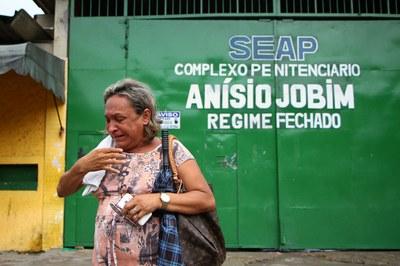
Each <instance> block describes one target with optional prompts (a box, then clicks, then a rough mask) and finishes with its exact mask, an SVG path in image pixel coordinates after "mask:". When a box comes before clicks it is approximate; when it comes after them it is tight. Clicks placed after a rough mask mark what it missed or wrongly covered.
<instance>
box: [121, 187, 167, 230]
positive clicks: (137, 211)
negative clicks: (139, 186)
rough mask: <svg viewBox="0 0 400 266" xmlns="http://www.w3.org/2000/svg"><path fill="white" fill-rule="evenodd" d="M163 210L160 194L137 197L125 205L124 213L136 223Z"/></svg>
mask: <svg viewBox="0 0 400 266" xmlns="http://www.w3.org/2000/svg"><path fill="white" fill-rule="evenodd" d="M159 208H161V200H160V193H149V194H140V195H136V196H134V197H133V199H131V200H130V201H129V202H128V203H126V204H125V206H124V209H123V212H124V214H125V215H126V216H127V217H128V218H130V219H131V220H132V221H134V222H135V223H136V222H137V221H138V220H139V219H140V218H142V217H143V216H144V215H146V214H148V213H151V212H154V211H155V210H157V209H159Z"/></svg>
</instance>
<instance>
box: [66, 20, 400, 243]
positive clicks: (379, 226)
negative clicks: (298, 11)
mask: <svg viewBox="0 0 400 266" xmlns="http://www.w3.org/2000/svg"><path fill="white" fill-rule="evenodd" d="M399 24H400V22H399V21H293V20H291V21H273V20H270V21H238V20H236V21H233V20H232V21H223V20H220V21H210V20H136V19H124V18H118V17H116V18H93V17H91V18H74V19H71V28H70V70H69V80H70V82H69V91H68V93H69V95H68V104H69V106H68V139H67V141H68V142H67V143H68V149H67V166H68V167H69V166H71V165H72V163H73V162H74V161H75V160H76V158H77V156H78V154H79V153H81V154H82V153H85V152H87V151H89V150H90V149H91V148H92V147H94V146H95V144H96V141H97V140H98V139H100V138H101V132H102V130H103V129H104V119H103V102H102V93H103V91H104V89H105V88H106V87H107V86H108V85H109V84H111V83H113V82H114V81H116V80H118V79H122V78H124V77H126V76H129V77H133V78H137V79H139V80H141V81H144V82H146V83H148V84H149V85H150V86H151V87H152V88H153V90H154V93H155V95H156V98H157V100H158V106H159V110H161V111H163V110H166V111H180V112H181V129H179V130H174V131H172V133H173V134H175V135H177V136H178V138H179V139H181V140H182V141H183V142H184V143H185V145H186V146H188V148H189V149H190V150H191V151H192V152H193V154H194V155H195V157H196V159H197V160H198V162H199V164H200V166H201V168H202V169H203V171H204V173H205V175H206V177H207V179H208V181H209V182H210V183H211V184H212V185H213V188H214V192H215V195H216V199H217V207H218V213H219V216H220V220H221V225H222V227H223V230H224V233H225V236H226V240H227V246H228V247H232V248H233V247H234V248H236V247H239V248H240V247H245V248H283V249H302V248H351V249H354V248H361V249H362V248H377V249H385V248H399V247H400V230H399V229H398V228H396V225H397V224H399V222H400V215H399V214H398V213H399V210H400V203H399V202H400V201H399V199H400V196H399V193H396V188H398V187H399V185H400V181H399V180H398V178H397V177H398V176H399V174H400V172H399V170H398V168H397V162H398V161H399V155H398V154H396V152H395V149H396V148H397V147H399V146H400V137H399V134H397V133H396V132H397V131H398V128H399V125H400V123H399V122H400V121H399V120H400V109H399V108H398V105H399V102H400V94H399V92H398V91H399V90H400V78H399V74H400V73H399V72H400V63H399V61H398V60H394V59H396V58H400V52H399V49H398V46H399V43H400V39H399V36H400V34H399V33H400V27H399V26H400V25H399ZM237 35H241V36H249V39H248V40H249V41H242V42H241V43H240V45H239V48H237V47H236V48H237V50H235V49H233V48H232V44H231V47H230V45H229V40H230V38H231V37H232V36H237ZM251 36H253V39H252V38H251ZM285 36H288V37H285ZM301 36H308V37H309V36H312V37H314V38H315V40H316V42H317V44H318V47H317V48H315V49H314V50H313V49H311V48H310V47H307V45H306V47H305V48H306V49H307V48H309V49H310V50H312V51H310V52H309V53H306V54H305V55H304V56H305V60H300V59H299V51H298V49H297V48H298V47H299V45H298V44H297V37H300V38H301ZM279 37H283V39H281V40H286V42H285V43H283V42H282V43H281V44H282V46H280V48H278V47H279V40H280V39H279ZM257 38H258V39H257ZM271 39H272V41H269V40H271ZM257 40H258V41H257ZM291 41H292V42H291ZM252 45H255V46H252ZM291 45H292V46H293V50H291V49H290V48H291V47H290V46H291ZM251 48H254V49H251ZM250 49H251V51H252V52H253V57H255V59H253V60H252V59H248V60H236V59H235V58H231V57H230V56H229V54H230V52H234V51H236V52H238V53H240V52H243V51H250ZM278 50H279V51H280V52H282V53H281V55H283V56H282V58H281V59H276V60H266V59H265V58H268V56H269V54H274V55H275V56H276V54H277V51H278ZM257 57H258V58H259V57H263V58H264V59H263V60H257ZM290 59H292V60H290ZM180 63H181V64H182V66H184V65H188V66H190V64H207V65H213V67H215V68H218V67H219V66H221V65H223V64H231V65H224V66H225V67H227V69H228V70H229V67H235V66H236V70H238V69H239V68H242V69H251V68H252V67H253V68H256V67H258V66H259V67H264V68H265V69H264V70H265V72H264V74H261V72H257V73H255V74H254V75H252V74H251V73H247V74H243V75H240V73H239V74H236V75H233V76H229V75H228V76H229V77H228V76H225V75H221V74H219V75H217V74H216V75H214V74H212V73H210V72H207V73H205V74H204V75H179V73H177V72H176V71H175V69H177V67H178V66H179V65H178V64H180ZM289 64H290V65H291V67H299V66H301V67H304V68H306V67H308V66H317V67H318V66H326V65H328V66H332V65H339V64H342V65H349V64H350V65H352V66H356V67H359V72H357V71H356V72H357V73H355V74H354V75H349V74H347V75H344V76H337V75H333V76H332V77H326V76H324V75H323V74H322V73H321V74H318V75H312V74H310V75H308V74H307V73H305V72H303V71H300V72H297V73H294V74H293V75H292V74H291V73H290V72H289V73H288V74H280V75H276V74H275V73H274V70H275V69H276V68H278V67H282V66H283V65H287V66H289ZM224 66H222V67H224ZM178 68H179V67H178ZM268 70H271V74H269V72H268ZM228 72H229V71H228ZM226 78H231V79H229V80H228V79H226ZM327 80H328V81H327ZM329 80H330V81H329ZM224 82H225V86H224ZM331 83H332V84H333V85H332V87H335V86H336V89H332V95H333V98H332V99H333V100H334V99H341V100H349V101H350V102H349V103H348V104H346V103H345V102H342V103H341V104H339V105H340V107H338V108H329V106H328V105H327V104H323V103H321V101H326V102H329V99H330V98H329V96H328V94H329V93H330V90H329V88H328V89H327V84H328V87H329V86H330V84H331ZM334 84H336V85H334ZM258 85H260V87H258V88H257V86H258ZM196 86H197V87H196ZM346 86H349V87H346ZM206 87H207V88H206ZM285 87H291V88H292V90H291V91H290V92H292V93H289V94H288V93H285V92H284V88H285ZM307 87H309V88H311V89H312V88H314V89H315V88H316V89H315V90H316V91H312V90H308V91H307ZM196 88H198V89H199V95H200V96H199V97H196V94H192V92H194V91H196ZM351 89H352V91H351ZM205 91H208V93H209V95H211V94H214V96H213V97H211V96H210V97H208V98H207V97H206V96H205ZM250 91H254V95H255V96H254V106H252V105H251V102H253V101H251V99H252V96H251V94H248V93H249V92H250ZM218 92H220V93H221V94H220V96H219V97H218V96H215V94H216V93H218ZM225 92H226V93H227V94H224V93H225ZM339 92H340V93H342V94H345V93H346V92H347V93H348V94H347V96H346V97H345V96H343V95H341V94H339ZM351 92H352V93H351ZM235 93H236V94H235ZM287 96H290V97H292V98H291V104H290V105H289V106H287V107H285V106H282V105H281V104H277V99H282V98H285V97H287ZM328 98H329V99H328ZM206 99H209V100H210V101H211V103H210V105H211V106H210V107H207V104H206V102H207V100H206ZM321 99H322V100H321ZM219 100H220V101H219ZM268 100H270V101H271V102H270V104H268ZM278 101H279V100H278ZM352 101H353V102H354V106H351V102H352ZM199 102H200V103H201V104H203V106H200V105H199V104H200V103H199ZM217 102H218V103H219V102H220V104H221V106H220V107H217V106H216V105H217V104H218V103H217ZM333 103H334V101H333ZM225 105H226V106H225ZM318 105H319V106H322V107H318V108H317V107H316V106H318ZM323 113H324V116H325V118H332V117H334V118H335V119H339V120H340V124H339V125H336V126H331V127H330V128H310V125H311V124H310V123H311V122H310V123H309V124H308V128H304V123H302V121H303V120H302V119H304V116H310V115H311V114H312V115H314V116H318V115H321V116H322V114H323ZM332 114H334V115H332ZM284 115H287V116H285V117H286V118H285V119H284V120H282V119H283V118H282V117H284ZM247 116H253V118H252V119H253V120H255V121H256V122H255V124H253V125H254V128H250V126H247V128H246V126H245V125H241V124H240V123H235V121H236V122H238V121H239V122H240V121H242V120H240V119H243V117H247ZM278 116H279V121H278V120H277V117H278ZM214 117H218V121H216V122H215V123H213V119H214ZM260 117H264V118H265V119H264V120H260V121H259V120H258V119H260ZM238 118H240V119H239V120H238ZM224 119H225V120H224ZM232 119H233V120H232ZM296 119H297V120H296ZM247 122H249V121H247ZM278 122H279V123H278ZM313 122H316V123H318V121H315V120H313ZM249 123H251V121H250V122H249ZM296 123H297V124H296ZM95 208H96V202H95V200H94V199H93V198H90V197H89V198H82V197H81V196H80V195H78V194H76V195H74V196H71V197H69V198H68V199H67V201H66V217H65V242H64V243H65V245H66V246H74V245H89V246H90V245H92V242H91V241H92V232H93V229H92V227H93V226H92V225H93V222H92V221H93V216H94V213H95ZM89 210H90V211H89ZM87 215H89V217H91V219H92V221H88V220H90V219H89V218H88V217H87ZM83 221H85V222H83ZM84 232H87V233H86V234H85V233H84Z"/></svg>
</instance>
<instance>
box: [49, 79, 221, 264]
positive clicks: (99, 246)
mask: <svg viewBox="0 0 400 266" xmlns="http://www.w3.org/2000/svg"><path fill="white" fill-rule="evenodd" d="M104 103H105V118H106V129H107V132H108V134H109V135H110V136H111V137H112V140H113V143H114V145H112V146H113V147H109V148H101V149H95V150H93V151H92V152H90V153H89V154H87V155H86V156H84V157H82V158H80V159H79V160H77V161H76V163H75V164H74V165H73V166H72V167H71V169H69V170H68V171H67V172H65V173H64V174H63V175H62V177H61V179H60V182H59V184H58V187H57V193H58V195H59V196H60V197H65V196H68V195H70V194H72V193H74V192H76V191H77V190H78V189H79V188H80V187H81V186H82V185H83V183H82V180H83V177H84V176H85V174H87V173H88V172H92V171H97V170H106V174H105V176H104V178H103V179H102V181H101V183H100V186H99V188H98V189H97V190H96V191H94V192H93V194H94V195H95V196H96V197H97V199H98V201H99V207H98V210H97V216H96V224H95V237H94V241H95V246H94V250H93V257H92V262H93V265H116V264H118V265H156V263H157V256H158V236H159V230H160V229H159V226H160V221H159V218H158V217H157V216H155V215H153V216H152V218H151V219H150V220H149V221H148V222H147V223H145V224H144V225H143V226H139V225H131V224H130V223H128V222H127V221H126V220H125V219H124V218H122V217H120V216H117V215H116V214H115V212H114V211H113V209H112V208H111V207H110V203H116V202H118V200H119V199H121V197H122V196H123V195H124V194H126V193H129V194H131V195H134V198H133V199H132V200H131V201H130V202H129V203H127V204H126V206H125V209H124V212H125V213H127V216H128V217H129V218H131V219H132V220H133V221H134V222H137V221H138V220H139V219H140V218H142V217H143V216H144V215H146V214H148V213H153V212H155V211H157V210H159V209H163V210H166V211H170V212H179V213H185V214H196V213H201V212H207V211H212V210H214V209H215V200H214V196H213V194H212V192H211V190H210V188H209V186H208V184H207V182H206V180H205V178H204V176H203V174H202V172H201V170H200V168H199V166H198V165H197V163H196V161H195V159H194V157H193V155H192V154H191V153H190V152H189V151H188V150H187V149H186V148H185V147H184V146H183V145H182V143H180V142H179V141H174V157H175V160H176V164H177V166H178V174H179V177H180V178H181V179H182V181H183V183H184V186H185V188H186V190H187V192H186V193H181V194H175V193H152V191H153V185H154V181H155V179H156V176H157V174H158V173H159V171H160V165H161V140H160V139H159V138H158V137H156V134H157V133H158V130H159V124H158V121H157V119H156V107H155V101H154V98H153V96H152V94H151V92H150V90H149V88H148V87H147V86H146V85H144V84H142V83H140V82H138V81H135V80H132V79H125V80H122V81H120V82H117V83H116V84H113V85H111V86H110V87H108V88H107V89H106V91H105V93H104Z"/></svg>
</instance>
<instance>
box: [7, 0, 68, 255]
mask: <svg viewBox="0 0 400 266" xmlns="http://www.w3.org/2000/svg"><path fill="white" fill-rule="evenodd" d="M35 3H36V4H37V5H38V6H39V7H40V8H42V9H43V11H44V13H45V14H43V15H36V16H35V17H34V18H32V17H30V15H29V14H28V13H27V12H26V11H25V10H23V9H21V10H19V11H16V13H15V15H14V16H12V17H6V16H1V17H0V95H1V97H0V117H1V120H2V122H1V123H0V216H1V217H2V218H1V219H0V228H1V229H0V234H1V235H2V237H1V239H0V250H17V251H40V250H47V249H49V248H54V247H61V246H62V231H63V206H64V204H63V200H61V199H59V198H58V197H57V195H56V190H55V189H56V185H57V183H58V180H59V177H60V175H61V173H62V172H63V171H64V160H65V159H64V158H65V124H66V117H65V113H66V101H65V100H66V97H65V93H66V87H67V36H68V35H67V34H68V1H62V0H61V1H55V0H52V1H51V0H48V1H45V0H35Z"/></svg>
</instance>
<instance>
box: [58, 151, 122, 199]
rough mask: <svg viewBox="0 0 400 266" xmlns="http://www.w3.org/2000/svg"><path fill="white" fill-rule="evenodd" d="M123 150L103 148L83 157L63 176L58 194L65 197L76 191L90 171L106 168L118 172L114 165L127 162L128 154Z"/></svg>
mask: <svg viewBox="0 0 400 266" xmlns="http://www.w3.org/2000/svg"><path fill="white" fill-rule="evenodd" d="M122 152H123V151H122V149H120V148H101V149H95V150H93V151H91V152H90V153H88V154H86V155H85V156H83V157H81V158H80V159H79V160H78V161H76V162H75V164H74V165H73V166H72V167H71V169H69V170H68V171H67V172H65V173H64V174H63V175H62V176H61V179H60V181H59V183H58V186H57V194H58V196H59V197H65V196H68V195H70V194H72V193H74V192H76V191H77V190H78V189H79V188H80V187H81V186H82V180H83V177H84V176H85V175H86V174H87V173H88V172H91V171H97V170H106V171H111V172H114V173H118V172H119V171H118V170H117V169H115V168H113V165H114V166H115V165H118V164H122V163H125V162H126V156H125V155H124V154H123V153H122Z"/></svg>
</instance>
